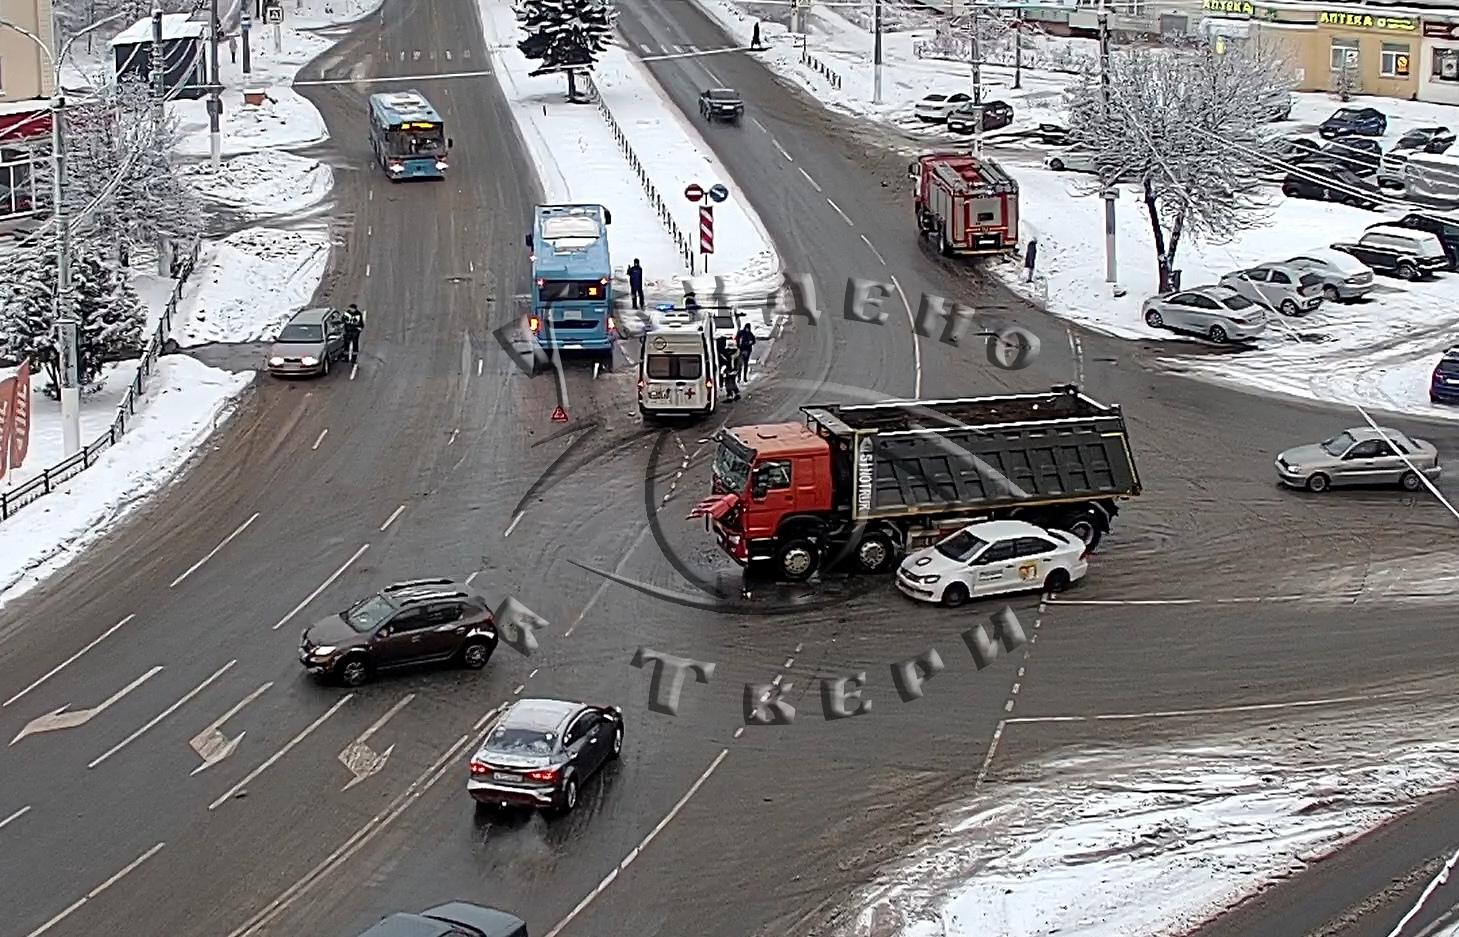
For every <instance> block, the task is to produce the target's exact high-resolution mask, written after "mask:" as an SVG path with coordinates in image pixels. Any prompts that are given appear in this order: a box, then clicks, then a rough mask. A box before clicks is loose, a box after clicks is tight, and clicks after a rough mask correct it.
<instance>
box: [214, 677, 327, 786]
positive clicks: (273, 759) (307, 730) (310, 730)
mask: <svg viewBox="0 0 1459 937" xmlns="http://www.w3.org/2000/svg"><path fill="white" fill-rule="evenodd" d="M354 698H355V694H353V693H347V694H345V695H344V696H343V697H341V698H340V700H339V702H337V703H335V704H334V705H333V706H331V707H329V709H327V710H325V712H324V715H322V716H320V717H319V718H318V719H315V720H314V721H313V722H311V723H309V724H308V725H307V726H305V727H304V731H302V732H300V733H299V734H298V735H296V736H294V737H293V738H292V739H289V741H288V743H286V744H285V745H284V747H283V748H281V749H279V750H278V751H276V752H274V753H273V754H272V755H270V756H269V757H268V759H267V760H265V761H264V763H263V764H261V765H259V766H258V767H257V768H254V769H253V770H252V771H250V772H248V774H246V775H245V776H244V778H243V780H241V781H239V782H238V783H237V784H235V785H233V786H232V787H230V788H228V790H226V791H224V792H223V794H222V795H221V796H220V797H219V798H218V799H217V800H215V801H213V802H212V803H211V804H208V809H209V810H217V809H218V808H219V807H221V806H223V805H224V804H226V803H227V802H228V801H229V799H231V798H232V797H233V796H234V795H235V794H237V793H238V792H240V791H242V790H244V789H245V788H247V787H248V785H249V784H251V783H253V781H254V780H255V779H256V778H258V776H259V775H261V774H263V773H264V772H265V771H267V770H268V769H270V768H272V767H273V766H274V765H276V764H278V762H279V760H280V759H281V758H283V757H284V756H285V755H287V754H289V752H291V751H293V750H294V749H295V748H297V747H298V745H299V743H301V742H303V741H304V740H305V739H307V738H308V737H309V736H310V735H313V734H314V730H315V729H317V728H319V727H320V726H322V725H324V723H325V722H326V721H327V720H328V719H329V717H330V716H333V715H334V714H335V713H337V712H339V711H340V709H341V708H342V707H343V706H344V704H345V703H348V702H349V701H350V700H352V699H354Z"/></svg>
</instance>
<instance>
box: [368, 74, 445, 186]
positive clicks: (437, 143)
mask: <svg viewBox="0 0 1459 937" xmlns="http://www.w3.org/2000/svg"><path fill="white" fill-rule="evenodd" d="M450 148H451V141H450V140H448V139H446V125H445V124H444V123H443V122H442V121H441V115H440V114H437V113H436V109H435V108H434V107H431V104H430V102H429V101H427V100H426V99H425V96H424V95H422V94H421V93H420V92H419V91H391V92H386V93H382V94H372V95H370V149H372V150H374V151H375V161H376V162H378V163H379V164H380V168H381V169H383V170H385V174H386V175H388V176H389V177H390V181H391V182H399V181H400V180H401V179H444V178H445V177H446V168H447V165H448V164H447V162H446V153H447V151H448V150H450Z"/></svg>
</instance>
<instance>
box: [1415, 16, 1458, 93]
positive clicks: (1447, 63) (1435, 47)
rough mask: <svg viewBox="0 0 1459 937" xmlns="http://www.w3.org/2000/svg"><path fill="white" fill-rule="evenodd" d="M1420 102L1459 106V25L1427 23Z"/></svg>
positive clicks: (1430, 21) (1420, 62)
mask: <svg viewBox="0 0 1459 937" xmlns="http://www.w3.org/2000/svg"><path fill="white" fill-rule="evenodd" d="M1418 70H1419V74H1418V99H1419V100H1420V101H1434V102H1436V103H1438V104H1459V23H1436V22H1434V21H1433V20H1427V19H1426V20H1424V31H1423V43H1422V45H1421V46H1420V52H1419V65H1418Z"/></svg>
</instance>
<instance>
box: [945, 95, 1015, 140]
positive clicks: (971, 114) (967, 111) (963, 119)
mask: <svg viewBox="0 0 1459 937" xmlns="http://www.w3.org/2000/svg"><path fill="white" fill-rule="evenodd" d="M978 107H979V105H976V104H973V103H971V102H969V103H967V104H963V105H960V106H959V107H958V108H956V109H955V110H953V111H951V112H950V113H949V114H948V115H947V129H948V132H950V133H974V132H976V131H977V127H978V124H977V117H976V112H977V110H978ZM981 107H982V110H983V131H984V132H987V131H989V130H1002V129H1003V128H1004V127H1007V126H1008V125H1009V124H1011V123H1013V105H1011V104H1009V103H1008V102H1007V101H988V102H986V103H984V104H983V105H981Z"/></svg>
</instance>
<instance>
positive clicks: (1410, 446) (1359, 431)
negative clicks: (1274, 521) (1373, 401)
mask: <svg viewBox="0 0 1459 937" xmlns="http://www.w3.org/2000/svg"><path fill="white" fill-rule="evenodd" d="M1276 467H1277V478H1278V479H1280V480H1281V482H1282V484H1284V485H1287V486H1289V487H1292V488H1305V489H1307V490H1308V491H1327V490H1328V489H1329V488H1334V487H1338V486H1354V485H1398V486H1399V487H1401V488H1403V490H1404V491H1418V490H1419V488H1420V487H1422V485H1423V480H1422V479H1421V478H1420V477H1419V476H1420V475H1422V476H1424V477H1426V478H1428V479H1429V480H1430V481H1434V480H1436V479H1438V477H1439V475H1440V474H1441V473H1442V471H1443V469H1442V468H1441V467H1440V465H1439V453H1438V450H1436V449H1435V448H1434V445H1433V443H1430V442H1427V441H1425V440H1422V439H1410V438H1409V437H1407V436H1405V435H1404V434H1402V433H1400V432H1399V431H1398V430H1396V429H1374V428H1372V427H1370V426H1359V427H1355V428H1353V429H1350V430H1346V431H1344V432H1341V433H1338V434H1337V435H1336V436H1334V437H1332V438H1331V439H1325V440H1323V441H1322V442H1320V443H1314V444H1312V445H1308V446H1297V447H1296V448H1294V449H1288V450H1287V451H1286V452H1283V453H1282V454H1281V455H1279V456H1277V461H1276Z"/></svg>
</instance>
